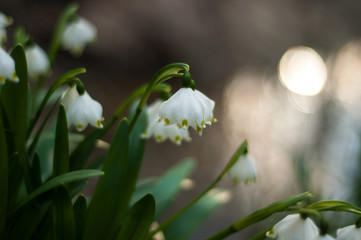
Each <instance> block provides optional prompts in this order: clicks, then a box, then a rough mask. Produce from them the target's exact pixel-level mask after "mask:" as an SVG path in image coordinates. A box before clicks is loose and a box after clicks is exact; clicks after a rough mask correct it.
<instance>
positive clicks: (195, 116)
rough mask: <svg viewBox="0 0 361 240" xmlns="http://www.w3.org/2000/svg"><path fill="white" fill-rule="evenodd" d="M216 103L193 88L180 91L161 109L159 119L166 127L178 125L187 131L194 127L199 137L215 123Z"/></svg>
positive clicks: (163, 104)
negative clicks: (207, 125) (209, 125)
mask: <svg viewBox="0 0 361 240" xmlns="http://www.w3.org/2000/svg"><path fill="white" fill-rule="evenodd" d="M214 105H215V103H214V101H213V100H211V99H209V98H208V97H206V96H205V95H204V94H202V93H201V92H199V91H197V90H195V91H193V90H192V89H191V88H181V89H179V90H178V91H177V92H176V93H175V94H174V95H173V96H172V97H171V98H169V99H168V100H167V101H165V102H164V103H162V105H161V106H160V107H159V117H160V120H161V121H164V122H165V124H166V125H171V124H176V125H177V126H178V127H183V128H185V129H187V128H188V127H189V126H191V127H193V128H194V129H195V130H196V131H197V133H198V134H199V135H202V129H203V128H205V127H206V125H205V124H206V123H207V124H211V122H215V121H216V119H215V118H214V116H213V109H214Z"/></svg>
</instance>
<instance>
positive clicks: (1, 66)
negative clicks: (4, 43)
mask: <svg viewBox="0 0 361 240" xmlns="http://www.w3.org/2000/svg"><path fill="white" fill-rule="evenodd" d="M5 79H8V80H11V81H13V82H19V78H18V76H17V75H16V72H15V62H14V59H12V57H11V56H10V55H9V54H8V53H7V52H5V50H4V49H2V48H0V85H1V84H4V83H5Z"/></svg>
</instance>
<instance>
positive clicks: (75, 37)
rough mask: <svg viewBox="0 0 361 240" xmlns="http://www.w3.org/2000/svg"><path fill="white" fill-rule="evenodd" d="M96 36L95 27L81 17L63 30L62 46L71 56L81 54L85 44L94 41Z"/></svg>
mask: <svg viewBox="0 0 361 240" xmlns="http://www.w3.org/2000/svg"><path fill="white" fill-rule="evenodd" d="M96 36H97V29H96V27H95V26H94V25H93V24H91V23H90V22H89V21H87V20H86V19H84V18H82V17H78V18H77V19H75V20H74V21H72V22H70V23H69V24H68V25H67V26H66V27H65V29H64V32H63V36H62V45H63V47H64V49H66V50H69V51H70V52H71V53H72V54H73V55H75V56H79V55H80V54H82V53H83V51H84V48H85V46H86V44H88V43H90V42H93V41H95V39H96Z"/></svg>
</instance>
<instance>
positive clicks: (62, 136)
mask: <svg viewBox="0 0 361 240" xmlns="http://www.w3.org/2000/svg"><path fill="white" fill-rule="evenodd" d="M68 171H69V137H68V122H67V120H66V113H65V108H64V106H63V105H60V108H59V113H58V120H57V122H56V135H55V145H54V164H53V176H59V175H61V174H64V173H66V172H68Z"/></svg>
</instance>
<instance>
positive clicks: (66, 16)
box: [48, 3, 79, 63]
mask: <svg viewBox="0 0 361 240" xmlns="http://www.w3.org/2000/svg"><path fill="white" fill-rule="evenodd" d="M78 8H79V5H78V4H77V3H70V4H69V5H68V6H67V7H66V8H65V9H64V10H63V12H62V13H61V15H60V17H59V20H58V22H57V24H56V28H55V30H54V34H53V38H52V41H51V44H50V49H49V54H48V55H49V60H50V62H51V63H53V62H54V59H55V56H56V54H57V52H58V50H59V46H60V42H61V37H62V35H63V32H64V28H65V26H66V24H67V23H68V21H69V20H70V19H71V18H72V17H73V16H74V15H75V14H76V11H77V10H78Z"/></svg>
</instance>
